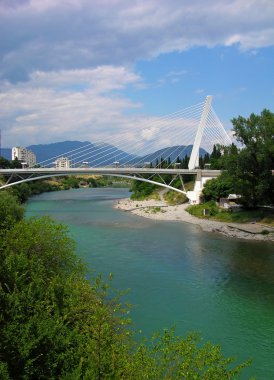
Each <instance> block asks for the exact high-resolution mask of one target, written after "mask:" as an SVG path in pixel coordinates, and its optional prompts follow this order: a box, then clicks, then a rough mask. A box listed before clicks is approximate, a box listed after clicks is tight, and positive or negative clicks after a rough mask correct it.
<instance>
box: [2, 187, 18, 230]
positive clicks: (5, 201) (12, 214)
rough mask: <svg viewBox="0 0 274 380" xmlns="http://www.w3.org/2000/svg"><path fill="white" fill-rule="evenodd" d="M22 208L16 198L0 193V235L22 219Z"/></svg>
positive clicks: (6, 193)
mask: <svg viewBox="0 0 274 380" xmlns="http://www.w3.org/2000/svg"><path fill="white" fill-rule="evenodd" d="M23 215H24V208H23V207H22V206H20V205H19V204H18V201H17V200H16V198H15V197H14V196H13V195H12V194H10V193H9V192H7V191H3V190H2V191H1V192H0V234H2V233H5V231H6V230H7V229H10V228H12V227H13V225H14V224H15V223H17V222H18V221H19V220H21V219H22V218H23Z"/></svg>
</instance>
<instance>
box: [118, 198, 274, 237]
mask: <svg viewBox="0 0 274 380" xmlns="http://www.w3.org/2000/svg"><path fill="white" fill-rule="evenodd" d="M188 206H189V205H188V204H182V205H176V206H169V205H167V204H166V203H165V202H164V201H162V200H160V201H159V200H158V201H157V200H153V199H151V200H145V201H132V200H130V199H128V198H127V199H120V200H119V201H117V203H116V204H115V208H117V209H120V210H123V211H127V212H131V213H133V214H135V215H139V216H142V217H145V218H150V219H154V220H165V221H167V220H172V221H182V222H186V223H193V224H196V225H199V226H200V227H201V229H202V230H203V231H207V232H217V233H220V234H223V235H225V236H227V237H232V238H239V239H250V240H265V241H273V242H274V229H273V228H269V227H266V226H264V225H261V224H259V223H245V224H244V223H223V222H217V221H213V220H208V219H200V218H196V217H195V216H193V215H190V214H189V213H188V212H187V211H186V208H187V207H188ZM263 230H268V231H269V234H262V233H261V232H262V231H263Z"/></svg>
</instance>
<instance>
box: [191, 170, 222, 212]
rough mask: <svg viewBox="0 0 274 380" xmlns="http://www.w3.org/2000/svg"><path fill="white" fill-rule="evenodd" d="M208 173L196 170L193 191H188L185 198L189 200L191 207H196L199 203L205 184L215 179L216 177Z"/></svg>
mask: <svg viewBox="0 0 274 380" xmlns="http://www.w3.org/2000/svg"><path fill="white" fill-rule="evenodd" d="M211 172H212V171H211ZM211 172H210V171H208V172H207V171H205V170H201V169H199V170H197V176H196V180H195V184H194V189H193V190H192V191H188V192H187V193H186V196H187V197H188V199H189V203H190V204H192V205H195V204H196V205H197V204H199V203H200V202H201V195H202V191H203V188H204V185H205V183H206V182H207V181H208V180H210V179H212V178H216V175H212V173H211Z"/></svg>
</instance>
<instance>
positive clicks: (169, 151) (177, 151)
mask: <svg viewBox="0 0 274 380" xmlns="http://www.w3.org/2000/svg"><path fill="white" fill-rule="evenodd" d="M192 147H193V145H187V146H184V145H175V146H170V147H167V148H163V149H160V150H157V151H156V152H154V153H151V154H148V155H146V156H144V157H142V161H143V162H151V163H152V164H155V162H156V160H158V161H160V159H161V157H162V158H163V159H164V160H168V158H170V161H171V162H174V161H176V159H177V157H179V159H180V160H182V159H184V158H185V156H190V155H191V151H192ZM205 154H207V151H205V150H204V149H203V148H200V150H199V156H200V157H203V156H204V155H205Z"/></svg>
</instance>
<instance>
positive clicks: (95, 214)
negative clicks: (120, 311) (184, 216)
mask: <svg viewBox="0 0 274 380" xmlns="http://www.w3.org/2000/svg"><path fill="white" fill-rule="evenodd" d="M128 196H129V192H128V190H127V189H105V188H104V189H79V190H68V191H62V192H53V193H45V194H41V195H39V196H35V197H33V198H32V199H30V200H29V202H28V203H27V216H28V217H29V216H38V217H39V216H42V215H50V216H51V217H53V218H54V219H55V220H57V221H60V222H62V223H65V224H66V225H68V226H69V230H70V233H71V235H72V237H73V238H74V239H75V240H76V242H77V252H78V254H79V256H80V257H81V258H82V259H83V260H84V261H85V262H86V263H87V264H88V265H89V267H90V268H94V269H95V270H96V272H100V273H102V274H103V276H105V277H107V275H108V274H109V273H112V274H113V275H114V280H113V284H114V286H115V287H116V288H118V289H120V290H125V289H130V292H129V293H128V294H127V296H126V298H127V300H128V301H129V302H130V303H132V304H133V305H134V308H133V309H132V310H131V312H130V314H131V317H132V319H133V321H134V323H135V325H136V328H137V329H138V330H139V329H140V330H142V331H143V334H144V335H150V334H151V333H152V332H154V331H156V330H159V329H162V328H165V327H171V326H173V325H175V326H176V332H177V333H178V334H181V335H185V334H186V332H188V331H198V332H200V333H201V336H202V337H203V338H204V339H205V340H210V341H211V342H212V343H214V344H220V345H221V346H222V348H223V351H224V353H225V354H226V355H229V356H235V357H237V359H239V360H241V361H242V360H245V359H247V358H252V359H253V362H252V365H251V367H250V368H248V369H247V370H245V371H244V372H243V375H242V379H249V378H250V376H251V375H255V376H256V379H259V380H272V379H274V244H273V243H263V242H249V241H243V240H236V239H228V238H225V237H222V236H220V235H217V234H213V233H205V232H202V231H201V229H200V228H199V227H198V226H195V225H192V224H187V223H182V222H163V221H153V220H149V219H145V218H141V217H138V216H134V215H132V214H130V213H127V212H123V211H120V210H116V209H114V208H113V204H114V202H115V200H117V199H119V198H125V197H128Z"/></svg>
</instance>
